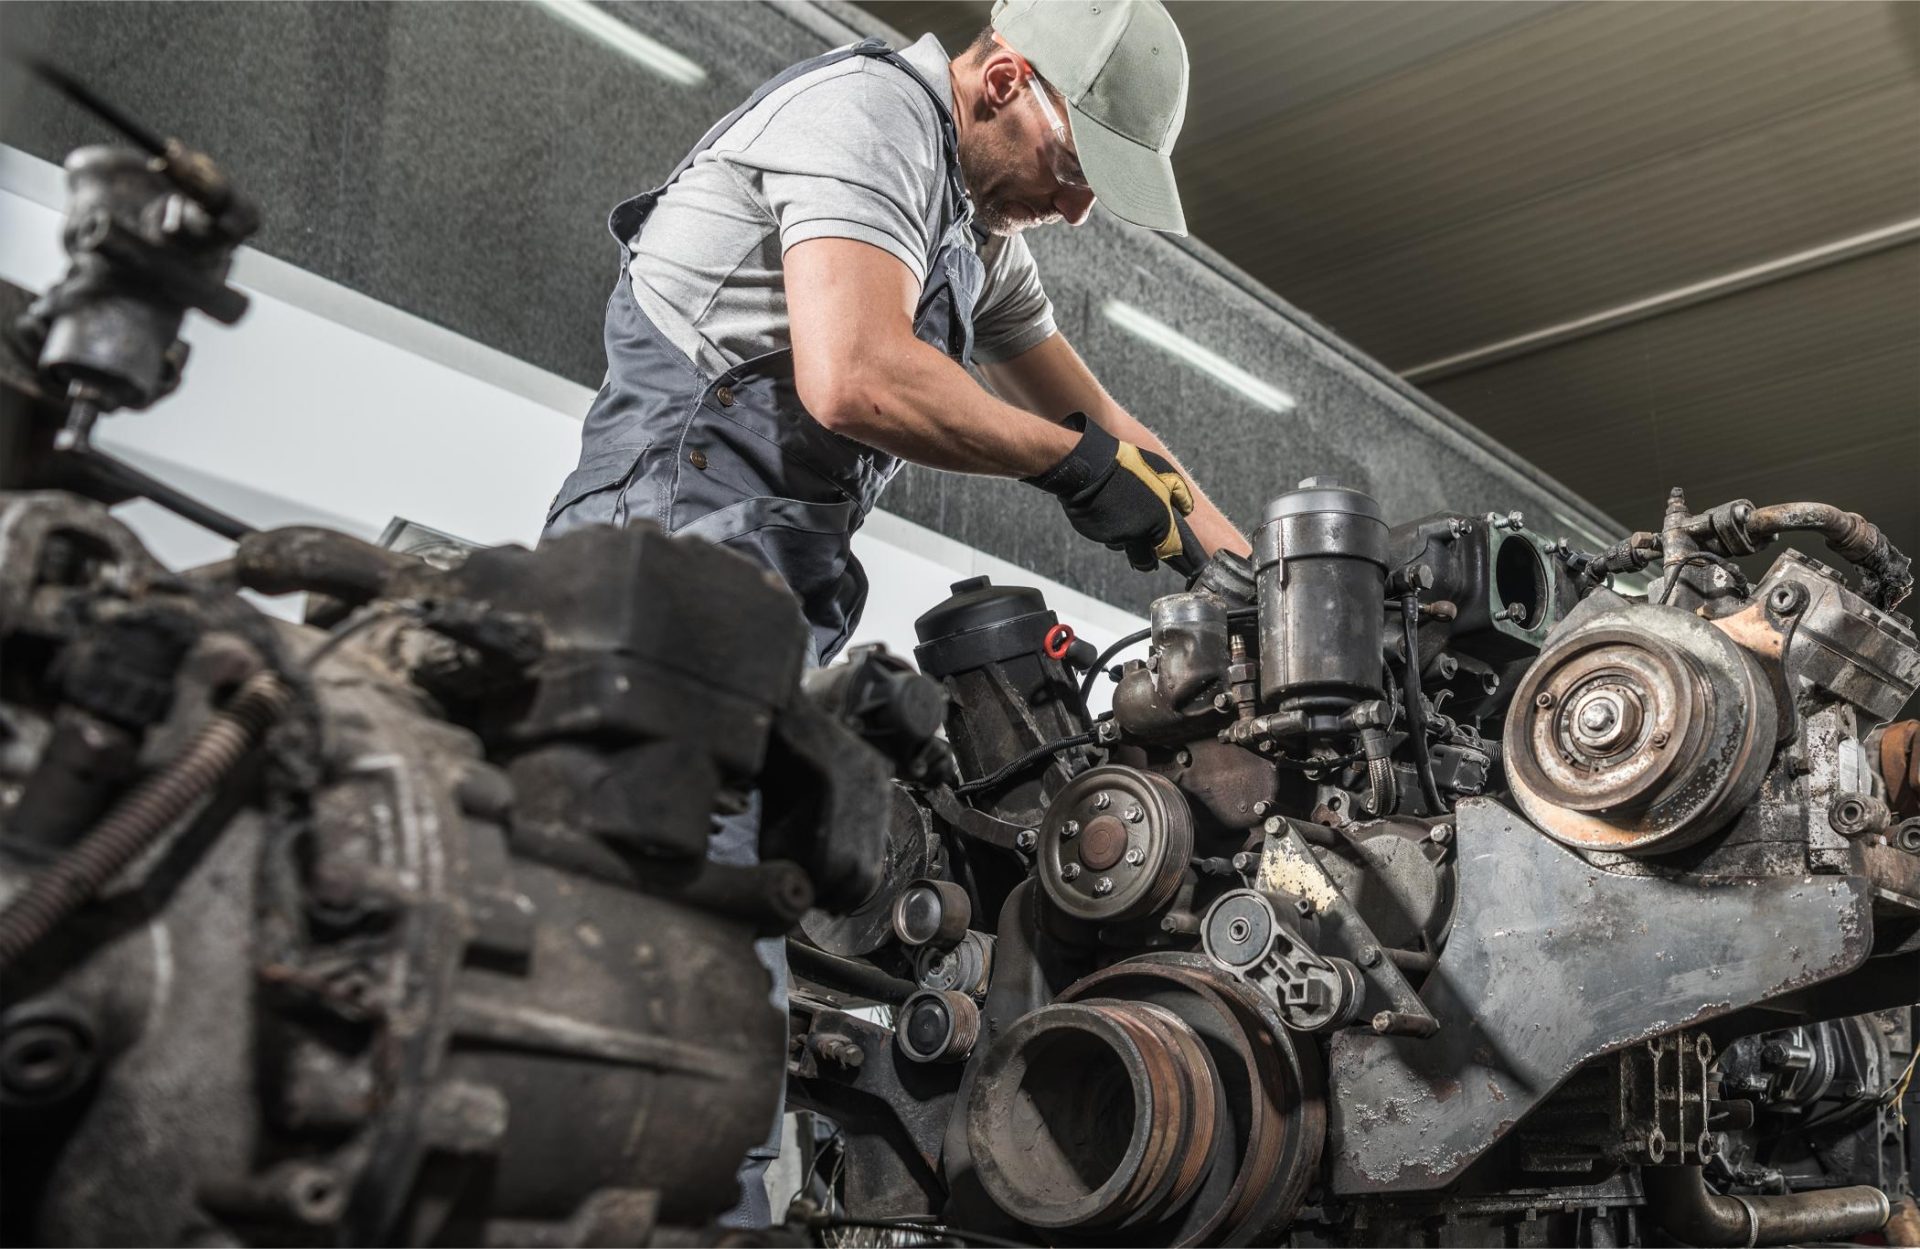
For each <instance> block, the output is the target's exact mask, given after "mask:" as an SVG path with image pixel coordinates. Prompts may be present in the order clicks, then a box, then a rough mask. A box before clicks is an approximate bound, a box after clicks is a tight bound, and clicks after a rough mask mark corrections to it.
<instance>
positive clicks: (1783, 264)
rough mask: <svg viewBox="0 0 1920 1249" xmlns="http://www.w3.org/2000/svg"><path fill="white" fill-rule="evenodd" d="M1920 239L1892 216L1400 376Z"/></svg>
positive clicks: (1908, 223) (1643, 317)
mask: <svg viewBox="0 0 1920 1249" xmlns="http://www.w3.org/2000/svg"><path fill="white" fill-rule="evenodd" d="M1916 241H1920V217H1909V218H1908V219H1907V220H1905V221H1896V222H1894V223H1893V224H1892V225H1887V226H1881V227H1880V228H1879V229H1877V230H1868V231H1866V232H1865V233H1863V234H1854V235H1850V236H1848V237H1847V238H1843V239H1836V240H1835V241H1833V242H1831V243H1823V244H1821V245H1820V246H1818V247H1810V248H1808V249H1806V250H1805V251H1798V252H1793V253H1792V254H1790V255H1786V256H1778V257H1775V258H1774V259H1772V260H1768V261H1763V262H1762V263H1760V264H1757V265H1749V266H1747V267H1746V268H1744V269H1735V270H1734V271H1732V272H1731V273H1723V274H1720V275H1719V276H1717V277H1711V278H1707V279H1706V280H1704V281H1701V282H1694V283H1691V284H1689V285H1687V286H1677V287H1674V288H1673V289H1672V290H1666V291H1661V292H1660V293H1659V294H1657V295H1649V296H1647V297H1646V298H1644V299H1636V300H1634V301H1633V302H1631V303H1625V304H1619V305H1617V306H1615V307H1612V308H1607V309H1604V310H1602V311H1600V312H1595V313H1591V314H1589V315H1587V316H1584V317H1578V318H1576V319H1574V320H1572V321H1562V322H1560V323H1559V324H1557V325H1549V326H1547V327H1545V328H1544V329H1538V330H1533V331H1530V332H1528V333H1525V334H1518V335H1515V336H1514V337H1512V338H1503V339H1501V340H1500V341H1498V342H1492V343H1488V344H1486V345H1485V346H1481V347H1475V348H1473V349H1472V350H1470V351H1462V352H1459V353H1458V354H1455V355H1451V356H1442V357H1441V358H1440V359H1438V360H1429V361H1427V362H1426V363H1425V364H1416V365H1414V366H1413V367H1412V368H1410V369H1402V370H1401V371H1400V376H1401V377H1402V378H1403V379H1404V380H1406V381H1409V382H1413V383H1416V384H1420V385H1424V384H1426V383H1428V382H1437V381H1440V380H1441V379H1442V378H1448V377H1457V376H1459V375H1460V374H1462V373H1470V372H1472V371H1473V370H1475V369H1482V368H1485V367H1487V366H1488V365H1490V364H1498V363H1500V362H1501V361H1503V360H1512V359H1514V358H1516V357H1519V356H1529V355H1532V354H1533V353H1535V352H1537V351H1545V350H1546V349H1547V348H1549V347H1558V346H1561V345H1562V344H1565V343H1571V342H1577V341H1579V340H1580V339H1583V338H1591V337H1592V336H1594V335H1595V334H1603V333H1605V332H1606V331H1608V330H1617V329H1619V328H1621V327H1622V326H1626V325H1634V324H1637V323H1639V322H1641V321H1647V320H1651V319H1652V318H1654V317H1658V316H1664V315H1665V314H1666V313H1669V312H1677V311H1678V310H1680V309H1682V308H1690V307H1692V306H1693V305H1695V304H1703V303H1706V302H1708V301H1709V300H1714V299H1720V298H1723V297H1724V296H1727V295H1732V294H1736V293H1738V292H1740V291H1745V290H1751V289H1753V288H1754V287H1756V286H1765V285H1767V284H1768V283H1770V282H1778V281H1781V280H1783V279H1786V278H1790V277H1795V276H1798V275H1799V274H1802V273H1811V272H1813V271H1814V270H1816V269H1825V268H1828V267H1829V266H1832V265H1837V264H1840V263H1841V262H1842V261H1847V260H1853V259H1856V258H1858V257H1861V256H1870V255H1872V254H1873V253H1875V252H1881V251H1886V250H1887V249H1889V248H1893V247H1901V246H1904V245H1906V244H1908V243H1913V242H1916Z"/></svg>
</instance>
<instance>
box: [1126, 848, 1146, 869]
mask: <svg viewBox="0 0 1920 1249" xmlns="http://www.w3.org/2000/svg"><path fill="white" fill-rule="evenodd" d="M1146 861H1147V853H1146V851H1144V850H1142V849H1141V848H1140V847H1138V846H1135V847H1133V849H1131V850H1129V851H1127V866H1128V867H1139V866H1140V865H1141V864H1142V863H1145V862H1146Z"/></svg>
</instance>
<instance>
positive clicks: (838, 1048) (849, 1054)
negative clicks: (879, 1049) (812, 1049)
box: [816, 1036, 867, 1067]
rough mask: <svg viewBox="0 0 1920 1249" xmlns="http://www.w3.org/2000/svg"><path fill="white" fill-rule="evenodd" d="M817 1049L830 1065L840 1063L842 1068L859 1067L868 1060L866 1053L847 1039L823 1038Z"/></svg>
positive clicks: (836, 1037) (837, 1037)
mask: <svg viewBox="0 0 1920 1249" xmlns="http://www.w3.org/2000/svg"><path fill="white" fill-rule="evenodd" d="M816 1049H817V1051H818V1052H819V1055H820V1057H822V1058H824V1059H826V1060H827V1061H828V1062H830V1063H838V1064H839V1065H840V1066H842V1067H858V1066H860V1064H862V1063H864V1062H865V1061H866V1060H867V1055H866V1052H865V1051H864V1050H862V1049H861V1048H860V1046H859V1045H858V1044H857V1043H855V1042H853V1041H850V1040H848V1039H847V1038H846V1037H840V1036H823V1037H821V1038H820V1040H819V1042H818V1043H817V1045H816Z"/></svg>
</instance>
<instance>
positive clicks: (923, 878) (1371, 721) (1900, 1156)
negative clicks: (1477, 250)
mask: <svg viewBox="0 0 1920 1249" xmlns="http://www.w3.org/2000/svg"><path fill="white" fill-rule="evenodd" d="M1794 531H1811V532H1814V533H1817V534H1819V535H1821V536H1823V537H1824V538H1825V539H1826V540H1827V542H1828V544H1829V545H1830V547H1831V548H1832V549H1833V551H1835V552H1836V553H1837V556H1838V559H1837V560H1836V562H1843V563H1845V564H1848V565H1851V567H1852V569H1853V571H1854V573H1855V576H1856V580H1857V585H1856V586H1854V587H1850V586H1849V585H1848V584H1847V582H1846V580H1845V579H1844V578H1843V576H1842V575H1841V573H1840V572H1838V571H1836V569H1834V568H1832V567H1829V566H1827V565H1825V564H1823V563H1821V562H1819V561H1816V560H1814V559H1811V558H1808V557H1807V556H1805V555H1803V554H1801V553H1799V552H1798V551H1793V550H1789V551H1787V552H1785V553H1784V554H1782V555H1781V556H1780V557H1779V558H1778V560H1777V561H1776V562H1775V563H1774V564H1773V566H1772V568H1771V570H1770V571H1769V572H1768V573H1767V574H1766V575H1765V576H1764V577H1763V578H1762V579H1761V580H1760V581H1759V582H1757V583H1755V584H1749V582H1748V580H1747V578H1746V577H1745V576H1744V575H1743V573H1742V572H1741V569H1740V567H1739V566H1738V564H1736V563H1735V562H1734V561H1735V560H1736V559H1737V558H1738V557H1741V556H1745V555H1749V554H1751V553H1753V552H1754V551H1756V550H1758V549H1760V548H1762V547H1763V546H1765V545H1766V544H1768V543H1770V542H1771V541H1773V540H1774V539H1775V538H1777V537H1779V536H1780V535H1782V534H1784V533H1789V532H1794ZM1642 570H1646V572H1647V573H1650V574H1651V583H1650V585H1649V586H1648V587H1647V589H1646V591H1645V592H1644V594H1637V593H1629V592H1627V591H1626V589H1625V588H1624V587H1621V586H1619V585H1618V584H1617V583H1618V582H1619V581H1620V580H1621V579H1622V578H1624V577H1626V576H1628V575H1631V574H1635V573H1639V572H1641V571H1642ZM1910 586H1911V577H1910V574H1909V572H1908V567H1907V561H1906V560H1905V558H1904V557H1903V556H1901V555H1900V553H1899V552H1898V551H1896V550H1894V549H1893V548H1891V547H1890V546H1889V544H1888V543H1887V541H1886V539H1885V538H1884V537H1883V536H1882V535H1881V534H1880V532H1879V531H1878V530H1877V529H1876V528H1875V527H1874V526H1873V525H1871V524H1870V523H1868V522H1866V521H1865V520H1863V519H1862V518H1861V517H1859V516H1856V515H1853V514H1851V513H1846V512H1843V511H1841V510H1839V509H1837V508H1833V507H1829V506H1825V505H1819V504H1797V503H1796V504H1788V505H1785V506H1776V507H1756V506H1754V505H1753V504H1752V503H1750V502H1748V501H1745V500H1738V501H1734V502H1732V503H1728V504H1724V505H1722V506H1718V507H1714V508H1711V509H1709V510H1706V511H1702V512H1694V511H1692V510H1691V509H1690V508H1689V506H1688V504H1687V502H1686V500H1685V499H1684V497H1683V496H1682V495H1681V493H1680V492H1679V491H1675V492H1674V493H1673V495H1672V498H1671V502H1670V504H1669V506H1668V508H1667V512H1666V515H1665V517H1664V518H1663V521H1662V524H1661V526H1660V528H1659V529H1658V530H1657V531H1650V532H1645V533H1637V534H1635V535H1633V536H1632V537H1631V538H1629V539H1628V540H1626V541H1625V542H1622V543H1621V544H1619V545H1618V546H1616V547H1614V548H1612V549H1610V550H1607V551H1604V552H1600V553H1598V554H1594V555H1584V554H1579V553H1576V552H1573V551H1571V550H1569V549H1568V548H1567V546H1566V545H1565V544H1564V543H1557V542H1556V543H1550V542H1548V541H1546V540H1544V539H1542V538H1540V537H1538V536H1536V535H1535V534H1533V533H1532V532H1531V531H1529V530H1528V529H1527V528H1526V527H1525V524H1524V520H1523V518H1522V517H1521V516H1519V515H1517V514H1515V515H1507V516H1501V515H1497V514H1492V515H1485V516H1471V515H1438V516H1431V517H1427V518H1424V519H1421V520H1418V521H1414V522H1410V523H1407V524H1403V525H1398V526H1389V525H1388V524H1387V523H1386V522H1385V521H1384V520H1383V519H1382V518H1381V515H1380V509H1379V507H1378V506H1377V505H1376V503H1375V501H1374V500H1373V499H1372V498H1370V497H1369V496H1368V495H1366V494H1365V493H1363V492H1361V491H1359V490H1355V489H1352V488H1349V487H1346V486H1343V485H1340V484H1337V483H1334V482H1330V481H1325V480H1318V479H1309V480H1307V481H1304V482H1302V483H1301V484H1300V486H1299V487H1298V488H1297V489H1294V490H1290V491H1287V492H1286V493H1284V494H1281V495H1280V496H1278V497H1277V498H1275V499H1274V500H1273V501H1272V502H1271V504H1270V505H1269V506H1268V507H1267V509H1266V513H1265V518H1264V521H1263V523H1262V524H1261V525H1260V527H1259V528H1258V530H1257V532H1256V534H1255V537H1254V557H1253V559H1252V560H1251V561H1250V562H1249V561H1242V560H1237V559H1234V558H1225V559H1219V558H1217V559H1216V560H1215V561H1214V562H1213V563H1212V564H1211V565H1209V567H1208V568H1207V569H1206V570H1205V571H1204V572H1203V573H1202V574H1201V575H1200V576H1199V578H1198V579H1197V580H1196V582H1195V583H1194V584H1193V586H1192V587H1191V588H1190V589H1189V590H1188V591H1187V592H1186V593H1179V594H1172V595H1168V596H1165V597H1163V598H1160V599H1158V600H1157V601H1156V602H1155V603H1154V604H1153V606H1152V613H1151V626H1150V629H1149V630H1146V631H1144V634H1143V635H1135V636H1133V637H1129V638H1126V639H1123V641H1122V643H1120V644H1118V645H1116V646H1115V647H1112V648H1109V650H1108V652H1107V653H1104V654H1101V655H1098V656H1090V655H1087V654H1085V653H1084V652H1085V651H1086V650H1087V649H1088V648H1086V647H1085V645H1084V644H1083V643H1075V642H1073V641H1071V635H1070V631H1069V630H1068V629H1067V628H1066V627H1065V626H1063V625H1062V624H1061V623H1060V622H1059V621H1058V620H1057V619H1056V617H1055V615H1054V613H1052V612H1051V611H1049V610H1048V609H1047V607H1046V604H1045V603H1044V601H1042V599H1041V596H1040V595H1039V594H1038V593H1037V592H1034V591H1031V590H1026V589H1022V588H1018V587H1011V586H996V585H992V584H989V583H987V582H986V581H985V580H984V579H975V580H973V581H968V582H962V583H960V584H958V585H956V586H954V587H953V590H954V593H953V596H952V597H951V598H949V599H948V600H946V601H945V602H943V603H941V604H940V605H938V606H936V607H935V608H933V609H932V610H931V611H929V612H927V613H926V614H925V615H924V616H922V617H921V618H920V620H919V622H918V625H917V628H918V632H919V637H920V645H919V647H918V650H917V651H916V658H917V660H918V662H919V665H920V667H921V669H922V670H923V671H924V672H925V673H926V674H927V675H929V676H932V677H936V678H938V679H939V680H941V681H942V682H943V683H944V684H945V686H946V688H947V690H948V693H949V695H950V697H951V711H950V713H949V716H948V721H947V733H948V737H949V739H950V740H951V742H952V744H953V747H954V750H955V753H956V756H957V758H958V761H959V765H960V770H961V774H962V776H963V778H964V779H963V780H962V781H961V783H959V784H958V785H956V786H953V787H951V788H950V789H944V788H938V787H935V788H927V787H919V788H918V789H916V790H914V791H913V795H912V796H913V802H912V803H911V805H910V808H909V807H903V810H905V811H907V812H908V815H907V818H905V819H903V820H901V821H899V822H897V823H896V825H895V827H894V830H893V842H894V845H893V850H892V852H891V854H890V856H889V862H888V872H889V884H888V886H887V887H886V888H884V889H883V890H882V891H881V894H880V895H878V896H877V897H876V898H875V899H874V900H873V901H872V902H870V903H868V904H867V905H866V906H865V907H863V908H861V909H860V910H859V911H857V912H856V913H855V914H854V915H853V916H852V917H850V918H849V917H841V918H829V917H825V916H819V915H815V916H813V917H810V918H809V920H808V921H807V922H806V923H805V925H804V927H805V931H806V933H807V936H808V938H809V939H810V941H811V943H812V944H813V945H815V946H816V947H818V954H817V955H815V956H813V957H812V959H811V961H804V962H803V961H800V960H796V966H797V967H799V968H800V969H801V970H802V971H803V973H810V974H812V975H814V976H815V978H816V979H817V981H818V982H819V983H820V984H821V985H823V986H826V987H827V988H828V989H841V990H845V991H848V992H852V993H856V994H864V995H866V996H868V997H872V998H875V999H877V1000H881V1001H885V1002H887V1003H889V1005H890V1007H891V1018H892V1028H891V1029H890V1030H889V1029H887V1028H885V1027H883V1026H882V1025H880V1024H878V1023H874V1022H870V1021H868V1020H866V1019H863V1018H859V1017H856V1016H855V1015H853V1014H851V1013H848V1012H847V1011H845V1010H844V1009H839V1008H838V1007H837V1006H836V1005H834V1004H832V999H831V997H830V996H829V997H828V998H824V999H822V1000H819V1001H816V1002H814V1003H812V1004H810V1005H802V1006H801V1007H799V1008H798V1009H797V1010H796V1024H795V1028H796V1036H797V1038H798V1040H797V1042H796V1045H797V1048H796V1051H795V1052H796V1058H795V1060H794V1063H793V1073H794V1075H795V1077H796V1080H795V1084H794V1086H793V1091H792V1096H793V1097H794V1098H795V1099H796V1100H797V1101H798V1102H800V1103H802V1104H807V1105H810V1106H812V1107H814V1108H816V1109H817V1110H818V1111H819V1112H820V1113H821V1114H822V1115H824V1116H826V1117H827V1118H829V1119H831V1120H832V1121H833V1122H834V1123H835V1124H838V1125H839V1127H840V1129H841V1132H842V1137H841V1139H839V1140H838V1141H836V1143H835V1148H836V1149H837V1150H839V1151H842V1152H843V1154H844V1158H843V1159H842V1160H841V1162H840V1164H839V1165H840V1167H841V1173H842V1174H843V1176H844V1181H843V1183H844V1192H843V1193H841V1194H839V1195H838V1197H835V1198H830V1199H831V1200H842V1201H844V1202H845V1203H846V1205H847V1206H848V1208H850V1209H853V1210H855V1211H869V1212H880V1213H889V1214H898V1215H911V1214H922V1213H926V1212H933V1213H938V1214H940V1215H941V1216H942V1217H943V1218H945V1219H948V1220H950V1221H951V1222H952V1223H953V1224H954V1225H956V1226H965V1227H969V1228H978V1229H984V1230H985V1231H987V1232H989V1233H992V1234H997V1235H1002V1236H1011V1237H1016V1238H1019V1239H1023V1240H1031V1241H1037V1242H1041V1243H1101V1244H1141V1245H1149V1244H1272V1243H1289V1244H1300V1245H1313V1244H1362V1243H1365V1244H1582V1245H1585V1244H1592V1245H1611V1244H1640V1243H1686V1244H1696V1245H1719V1244H1726V1245H1740V1244H1786V1243H1803V1242H1806V1241H1809V1240H1833V1239H1845V1238H1850V1237H1853V1236H1856V1235H1861V1234H1865V1233H1868V1232H1872V1231H1875V1230H1877V1229H1880V1228H1882V1227H1883V1226H1884V1225H1886V1224H1887V1223H1888V1220H1889V1216H1890V1214H1891V1213H1893V1211H1894V1208H1895V1206H1896V1205H1898V1206H1900V1207H1901V1211H1900V1213H1901V1217H1902V1219H1903V1220H1904V1221H1900V1222H1896V1223H1895V1225H1894V1226H1893V1228H1891V1229H1890V1230H1889V1232H1888V1235H1889V1237H1890V1239H1891V1240H1892V1241H1893V1243H1911V1238H1912V1235H1913V1232H1914V1230H1915V1228H1914V1225H1913V1221H1912V1219H1913V1216H1912V1205H1911V1199H1912V1198H1911V1184H1912V1175H1913V1173H1914V1168H1915V1159H1916V1153H1915V1150H1916V1137H1915V1130H1914V1128H1913V1127H1912V1126H1911V1125H1908V1124H1907V1123H1906V1118H1905V1116H1906V1112H1907V1108H1909V1107H1910V1106H1911V1104H1912V1103H1911V1100H1910V1097H1909V1092H1908V1091H1909V1090H1910V1088H1911V1081H1912V1077H1913V1070H1914V1053H1915V1049H1916V1043H1915V1035H1914V1011H1913V1006H1914V1003H1916V1002H1917V1001H1920V818H1917V817H1920V805H1917V804H1920V789H1917V788H1916V782H1917V781H1920V771H1916V769H1917V768H1920V755H1916V754H1915V749H1914V740H1915V725H1914V723H1913V722H1912V721H1907V722H1903V723H1898V724H1889V723H1887V722H1888V721H1889V720H1890V719H1891V717H1893V716H1894V715H1895V714H1896V713H1897V712H1898V711H1899V709H1900V708H1901V706H1902V704H1903V703H1905V702H1906V700H1907V699H1908V698H1909V697H1910V696H1911V695H1912V694H1913V692H1914V690H1915V688H1916V686H1920V642H1916V639H1915V635H1914V633H1913V630H1912V626H1911V623H1910V622H1909V621H1908V620H1907V619H1906V618H1905V617H1903V616H1901V615H1898V614H1896V611H1895V609H1896V607H1897V606H1898V604H1899V603H1900V601H1901V600H1902V598H1904V596H1905V595H1906V593H1907V591H1908V589H1909V588H1910ZM1140 642H1144V643H1145V644H1146V649H1145V652H1144V656H1143V657H1136V658H1125V659H1123V660H1122V661H1121V662H1120V663H1119V664H1118V666H1116V667H1113V668H1112V669H1111V670H1110V671H1108V669H1107V665H1108V664H1109V663H1110V662H1111V661H1113V660H1114V659H1116V658H1117V657H1118V656H1119V655H1120V654H1121V653H1122V652H1123V651H1124V649H1125V648H1126V647H1127V646H1130V645H1133V644H1137V643H1140ZM1103 675H1108V676H1111V677H1112V679H1113V680H1114V682H1115V684H1114V686H1113V693H1112V710H1111V711H1110V712H1108V713H1106V714H1102V715H1100V716H1098V717H1092V716H1090V715H1089V714H1088V708H1087V704H1088V696H1089V695H1090V693H1091V691H1092V689H1093V686H1094V684H1095V683H1096V682H1097V681H1099V680H1100V679H1101V678H1102V676H1103ZM855 962H857V963H859V964H861V965H862V966H863V967H865V968H867V969H868V970H869V971H870V972H877V973H879V974H881V975H883V976H885V977H888V979H887V980H886V981H884V982H883V983H881V984H879V985H877V986H876V985H875V984H874V983H873V982H872V981H871V978H870V976H868V977H862V976H856V975H854V974H852V973H851V971H850V970H849V969H850V967H851V966H852V965H853V964H854V963H855ZM841 1005H844V1003H841ZM850 1059H857V1060H859V1061H852V1062H850V1061H849V1060H850ZM1903 1098H1907V1099H1908V1100H1906V1101H1903V1100H1902V1099H1903ZM1903 1237H1905V1238H1906V1239H1902V1238H1903Z"/></svg>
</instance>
